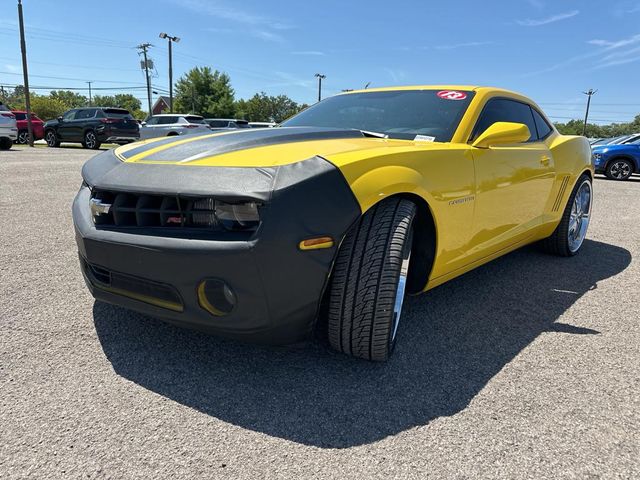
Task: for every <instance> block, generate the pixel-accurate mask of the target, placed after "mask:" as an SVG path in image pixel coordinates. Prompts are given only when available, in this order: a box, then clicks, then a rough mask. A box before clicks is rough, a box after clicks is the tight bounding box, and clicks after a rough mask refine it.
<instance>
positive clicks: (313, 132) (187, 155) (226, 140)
mask: <svg viewBox="0 0 640 480" xmlns="http://www.w3.org/2000/svg"><path fill="white" fill-rule="evenodd" d="M364 136H365V135H364V134H363V133H362V132H361V131H360V130H345V129H335V128H320V127H277V128H260V129H242V130H239V131H235V132H229V133H225V134H217V135H210V134H204V135H200V136H198V138H197V140H193V141H189V142H186V143H180V141H182V140H185V139H187V138H189V137H171V138H167V139H165V140H161V141H157V142H152V143H149V144H144V145H140V146H139V147H137V148H133V149H131V150H128V151H126V152H124V153H122V154H119V155H120V156H121V157H122V158H124V159H125V160H127V159H129V158H132V157H133V156H135V155H138V154H141V153H144V152H145V151H148V150H151V149H154V148H156V147H158V146H163V145H169V144H171V143H176V145H175V146H170V147H168V148H166V149H163V150H161V151H159V152H155V153H150V154H149V155H148V156H145V157H144V160H148V161H153V162H181V161H185V162H188V161H190V160H197V159H199V158H204V157H211V156H214V155H222V154H225V153H229V152H234V151H237V150H245V149H248V148H256V147H264V146H268V145H277V144H283V143H292V142H307V141H312V140H332V139H341V138H363V137H364Z"/></svg>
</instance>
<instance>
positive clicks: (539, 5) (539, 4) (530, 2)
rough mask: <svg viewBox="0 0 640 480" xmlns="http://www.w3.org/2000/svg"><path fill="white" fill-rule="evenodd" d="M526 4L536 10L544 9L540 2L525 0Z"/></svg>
mask: <svg viewBox="0 0 640 480" xmlns="http://www.w3.org/2000/svg"><path fill="white" fill-rule="evenodd" d="M527 2H528V3H529V5H531V6H532V7H533V8H538V9H542V8H544V2H542V0H527Z"/></svg>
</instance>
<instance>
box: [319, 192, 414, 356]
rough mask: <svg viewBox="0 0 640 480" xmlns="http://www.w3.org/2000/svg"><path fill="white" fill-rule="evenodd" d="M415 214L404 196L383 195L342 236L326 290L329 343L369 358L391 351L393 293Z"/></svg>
mask: <svg viewBox="0 0 640 480" xmlns="http://www.w3.org/2000/svg"><path fill="white" fill-rule="evenodd" d="M415 215H416V206H415V204H414V203H412V202H410V201H409V200H404V199H400V198H395V199H389V200H385V201H382V202H380V203H379V204H377V205H375V206H374V207H372V208H371V209H370V210H369V211H368V212H367V213H365V214H364V215H363V216H362V217H361V218H360V220H359V221H358V223H357V224H356V225H355V226H354V227H352V228H351V230H350V231H349V233H347V235H346V236H345V238H344V240H343V242H342V245H341V246H340V250H339V252H338V255H337V258H336V261H335V264H334V267H333V273H332V276H331V283H330V285H329V291H328V294H329V306H328V307H329V308H328V319H327V329H328V339H329V344H330V345H331V347H333V348H334V349H336V350H338V351H340V352H343V353H346V354H348V355H352V356H354V357H359V358H364V359H367V360H374V361H385V360H387V359H388V358H389V356H390V355H391V353H392V352H393V349H394V347H395V342H396V338H397V335H396V330H397V322H398V321H399V320H400V318H399V317H400V310H398V311H397V315H396V308H395V305H396V297H397V295H398V294H399V285H400V273H401V270H403V274H404V276H405V281H406V274H407V269H408V262H409V258H410V254H411V248H412V241H413V219H414V217H415ZM404 285H405V283H403V284H402V298H404ZM400 307H401V304H400Z"/></svg>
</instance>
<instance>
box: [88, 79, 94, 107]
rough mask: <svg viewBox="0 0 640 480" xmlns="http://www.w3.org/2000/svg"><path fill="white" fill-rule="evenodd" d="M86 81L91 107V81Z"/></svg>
mask: <svg viewBox="0 0 640 480" xmlns="http://www.w3.org/2000/svg"><path fill="white" fill-rule="evenodd" d="M87 83H88V84H89V106H90V107H91V106H92V105H91V84H92V83H93V82H87Z"/></svg>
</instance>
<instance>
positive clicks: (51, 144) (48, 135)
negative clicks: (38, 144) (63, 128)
mask: <svg viewBox="0 0 640 480" xmlns="http://www.w3.org/2000/svg"><path fill="white" fill-rule="evenodd" d="M50 138H53V141H50ZM44 139H45V141H46V142H47V147H57V146H58V138H57V135H56V132H54V131H53V130H47V132H46V133H45V135H44Z"/></svg>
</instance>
